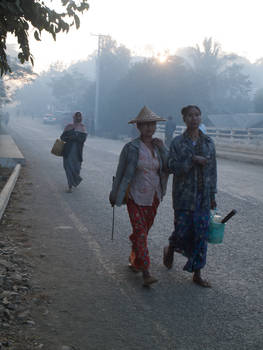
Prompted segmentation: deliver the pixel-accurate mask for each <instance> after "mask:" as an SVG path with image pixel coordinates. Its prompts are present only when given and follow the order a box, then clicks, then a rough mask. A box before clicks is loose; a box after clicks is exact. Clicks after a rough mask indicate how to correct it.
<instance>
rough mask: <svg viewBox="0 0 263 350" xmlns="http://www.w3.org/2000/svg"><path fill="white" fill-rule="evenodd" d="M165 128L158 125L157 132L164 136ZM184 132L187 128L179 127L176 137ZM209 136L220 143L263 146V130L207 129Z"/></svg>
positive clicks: (175, 133)
mask: <svg viewBox="0 0 263 350" xmlns="http://www.w3.org/2000/svg"><path fill="white" fill-rule="evenodd" d="M164 127H165V126H164V124H158V129H157V132H158V133H160V134H164ZM184 130H185V126H177V127H176V130H175V132H174V136H176V135H180V134H182V133H183V132H184ZM207 135H209V136H211V137H212V138H213V139H214V140H215V141H216V142H219V143H221V142H223V143H246V144H252V145H263V128H250V129H237V128H215V127H207ZM162 136H163V135H162Z"/></svg>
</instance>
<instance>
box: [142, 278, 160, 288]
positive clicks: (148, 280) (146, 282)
mask: <svg viewBox="0 0 263 350" xmlns="http://www.w3.org/2000/svg"><path fill="white" fill-rule="evenodd" d="M156 282H158V279H157V278H155V277H153V276H147V277H143V286H144V287H149V286H150V285H151V284H153V283H156Z"/></svg>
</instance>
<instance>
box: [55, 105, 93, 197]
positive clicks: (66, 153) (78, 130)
mask: <svg viewBox="0 0 263 350" xmlns="http://www.w3.org/2000/svg"><path fill="white" fill-rule="evenodd" d="M60 138H61V140H62V141H64V142H65V146H64V149H63V166H64V169H65V172H66V176H67V181H68V190H67V192H68V193H71V192H72V190H73V187H77V186H78V185H79V184H80V182H81V181H82V178H81V176H80V169H81V163H82V161H83V146H84V142H85V141H86V138H87V132H86V128H85V126H84V125H83V124H82V115H81V113H80V112H76V113H75V114H74V116H73V123H71V124H68V125H67V126H66V127H65V129H64V131H63V133H62V135H61V136H60Z"/></svg>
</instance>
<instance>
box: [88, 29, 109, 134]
mask: <svg viewBox="0 0 263 350" xmlns="http://www.w3.org/2000/svg"><path fill="white" fill-rule="evenodd" d="M91 35H93V36H97V37H98V52H97V60H96V92H95V111H94V129H95V135H97V131H98V119H99V97H100V70H101V53H102V50H103V48H104V46H105V42H106V40H107V39H108V38H109V36H108V35H102V34H91Z"/></svg>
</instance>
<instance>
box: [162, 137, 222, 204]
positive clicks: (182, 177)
mask: <svg viewBox="0 0 263 350" xmlns="http://www.w3.org/2000/svg"><path fill="white" fill-rule="evenodd" d="M200 137H202V138H203V142H202V154H203V156H204V157H205V158H206V159H207V160H208V163H207V164H206V165H205V166H204V167H203V171H202V176H203V193H202V194H203V196H202V198H203V200H202V208H203V209H210V205H211V200H212V199H214V198H215V193H216V192H217V189H216V183H217V169H216V152H215V145H214V142H213V140H212V139H211V138H210V137H209V136H207V135H205V134H203V133H201V132H200ZM194 155H195V150H194V145H193V143H192V140H191V139H190V138H189V137H188V136H187V134H186V133H184V134H182V135H180V136H177V137H175V138H174V139H173V141H172V143H171V146H170V152H169V157H168V169H169V171H170V172H171V173H173V174H174V177H173V207H174V209H175V210H195V204H196V198H197V192H198V178H197V177H198V174H197V166H196V165H195V164H194V162H193V156H194Z"/></svg>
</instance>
